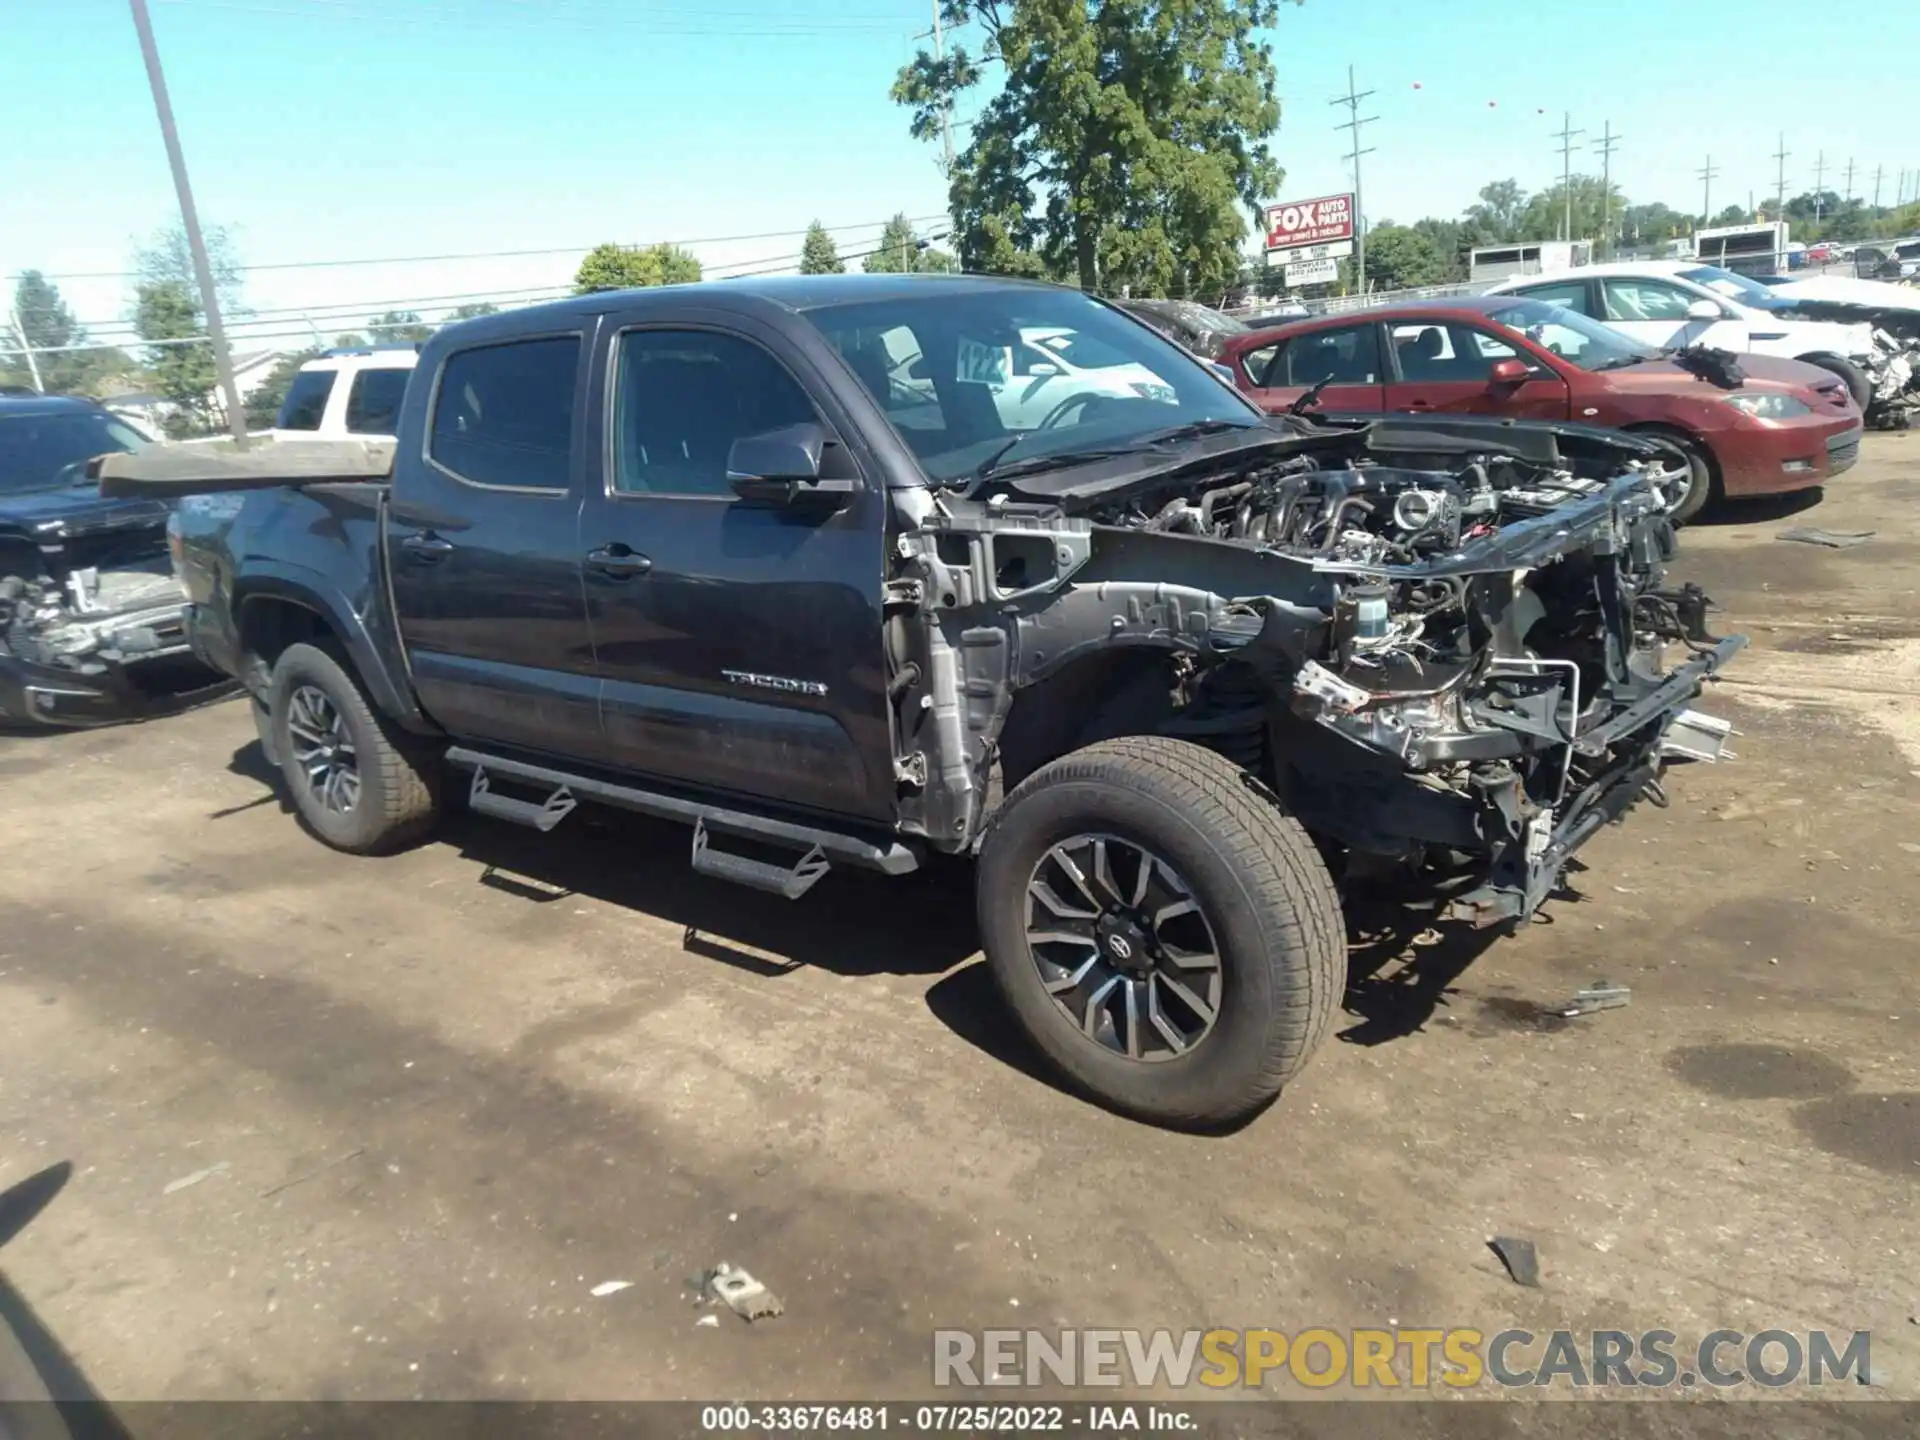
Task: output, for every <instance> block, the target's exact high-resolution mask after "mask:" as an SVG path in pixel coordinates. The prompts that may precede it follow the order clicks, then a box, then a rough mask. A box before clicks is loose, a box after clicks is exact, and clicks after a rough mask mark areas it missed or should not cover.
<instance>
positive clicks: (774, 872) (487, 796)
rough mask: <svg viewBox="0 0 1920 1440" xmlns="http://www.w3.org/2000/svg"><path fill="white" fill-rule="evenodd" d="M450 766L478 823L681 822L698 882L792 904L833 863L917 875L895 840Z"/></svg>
mask: <svg viewBox="0 0 1920 1440" xmlns="http://www.w3.org/2000/svg"><path fill="white" fill-rule="evenodd" d="M447 763H448V764H450V765H453V766H456V767H458V768H460V769H463V770H471V771H473V783H472V786H471V788H470V790H469V791H468V798H469V802H470V803H471V804H472V806H473V808H474V810H476V811H477V812H478V813H480V814H482V815H490V816H492V817H494V818H495V819H499V820H510V821H513V822H514V823H515V824H519V825H530V826H532V827H533V828H534V829H536V830H539V831H541V832H542V833H544V832H546V831H549V830H552V829H553V828H554V826H556V825H558V824H559V823H560V822H561V821H562V820H564V819H566V818H567V816H568V815H570V814H572V813H573V810H574V807H575V806H576V805H577V804H578V803H579V802H580V801H581V800H594V801H598V802H599V803H601V804H604V805H613V806H617V807H619V808H620V809H622V810H633V811H636V812H638V813H639V814H642V815H652V816H654V817H655V818H657V819H661V820H678V821H680V822H682V823H683V824H690V825H692V826H693V827H694V828H693V868H694V869H695V870H696V871H698V872H699V873H700V874H702V875H712V876H714V877H716V878H718V879H722V880H731V881H733V882H735V883H736V884H740V885H749V886H752V887H753V888H754V889H756V890H766V891H769V892H771V893H772V894H775V895H784V896H786V897H787V898H788V899H789V900H797V899H799V898H800V897H801V896H802V895H804V894H806V893H807V891H808V890H810V889H812V888H813V885H814V884H815V882H816V881H818V880H819V879H820V877H821V876H822V875H824V874H826V873H827V870H828V868H829V867H830V866H831V865H832V863H833V862H835V861H838V862H840V863H841V864H843V865H852V866H857V867H858V868H860V869H863V870H878V871H879V872H880V873H881V874H883V875H905V874H908V873H910V872H912V871H914V870H917V869H919V868H920V857H919V856H918V855H916V854H915V853H914V852H913V851H912V850H910V849H908V848H907V847H906V846H905V845H902V844H901V843H900V842H899V841H897V840H888V841H884V842H875V841H873V840H869V839H865V838H863V837H861V836H858V835H850V834H847V833H846V832H844V831H839V830H824V829H821V828H819V827H817V826H813V825H804V824H799V823H797V822H795V821H791V820H775V819H772V818H770V817H768V816H764V815H755V814H752V813H750V812H748V811H744V810H734V809H730V808H728V807H726V806H722V805H714V804H710V803H708V802H706V801H702V800H690V799H686V798H684V797H682V796H679V795H668V794H663V793H661V792H659V791H656V790H643V789H640V788H639V787H637V786H633V785H624V784H620V783H618V782H616V781H612V780H602V779H598V778H596V777H593V776H588V775H574V774H570V773H568V772H567V771H564V770H553V769H549V768H548V767H546V766H543V765H535V764H531V763H529V762H528V761H525V760H512V759H507V758H505V757H503V756H499V755H487V754H483V753H482V752H480V751H478V750H470V749H467V748H466V747H464V746H455V747H454V748H453V749H451V750H449V751H448V752H447ZM493 777H498V778H500V779H503V780H511V781H514V782H516V783H519V784H522V785H530V786H534V787H539V788H544V789H546V790H547V791H548V795H547V798H546V799H545V800H544V801H531V800H517V799H514V798H513V797H512V796H508V795H500V794H496V793H495V792H494V790H493V788H492V784H491V780H492V778H493ZM716 834H731V835H738V836H743V837H746V838H748V839H751V840H755V841H759V842H761V843H764V844H769V845H775V846H780V847H783V848H787V849H793V850H798V851H801V852H803V853H802V854H801V857H800V859H799V860H798V861H797V862H796V863H795V864H794V865H793V866H791V867H786V866H781V865H775V864H771V863H769V862H767V861H764V860H753V859H749V858H748V857H747V856H744V855H730V854H727V853H726V852H724V851H720V850H716V849H714V848H713V847H712V843H711V842H712V837H713V836H714V835H716Z"/></svg>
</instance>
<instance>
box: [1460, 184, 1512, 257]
mask: <svg viewBox="0 0 1920 1440" xmlns="http://www.w3.org/2000/svg"><path fill="white" fill-rule="evenodd" d="M1526 211H1527V192H1526V191H1525V190H1523V189H1522V188H1521V186H1520V182H1519V181H1518V180H1495V181H1492V182H1490V183H1489V184H1486V185H1482V186H1481V187H1480V199H1479V201H1478V202H1477V203H1475V204H1473V205H1469V206H1468V207H1467V218H1468V219H1469V220H1471V221H1473V222H1474V224H1475V225H1477V226H1478V227H1479V228H1480V231H1481V232H1482V233H1483V234H1484V235H1485V236H1486V239H1485V240H1484V241H1483V242H1482V243H1483V244H1487V245H1504V244H1506V243H1508V242H1509V241H1513V240H1518V239H1520V238H1521V234H1520V225H1521V220H1522V217H1523V216H1525V214H1526Z"/></svg>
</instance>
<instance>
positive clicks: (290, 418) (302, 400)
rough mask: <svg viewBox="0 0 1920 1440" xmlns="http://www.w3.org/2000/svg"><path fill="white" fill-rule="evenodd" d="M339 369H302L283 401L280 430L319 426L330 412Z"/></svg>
mask: <svg viewBox="0 0 1920 1440" xmlns="http://www.w3.org/2000/svg"><path fill="white" fill-rule="evenodd" d="M339 373H340V372H339V371H337V370H302V371H301V372H300V373H299V374H297V375H295V376H294V377H293V384H291V385H289V386H288V387H287V398H286V399H285V400H283V401H281V402H280V419H279V422H278V423H277V425H276V427H275V428H277V429H280V430H318V429H319V428H320V421H321V419H322V418H323V417H324V416H325V415H326V413H327V397H328V396H330V395H332V394H333V382H334V380H335V379H336V378H337V377H338V376H339Z"/></svg>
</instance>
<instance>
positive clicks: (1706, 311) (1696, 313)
mask: <svg viewBox="0 0 1920 1440" xmlns="http://www.w3.org/2000/svg"><path fill="white" fill-rule="evenodd" d="M1725 318H1726V312H1725V311H1723V310H1722V309H1721V308H1720V307H1719V306H1718V305H1716V304H1714V303H1713V301H1711V300H1707V299H1700V300H1696V301H1694V302H1693V303H1692V304H1691V305H1689V306H1687V319H1689V320H1722V319H1725Z"/></svg>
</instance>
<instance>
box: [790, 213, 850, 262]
mask: <svg viewBox="0 0 1920 1440" xmlns="http://www.w3.org/2000/svg"><path fill="white" fill-rule="evenodd" d="M846 268H847V266H846V262H845V261H843V260H842V259H841V258H840V251H839V248H838V247H837V246H835V245H834V243H833V236H831V235H829V234H828V233H827V227H826V226H824V225H822V224H821V223H820V222H819V221H818V220H816V221H814V222H813V224H811V225H809V226H808V227H807V238H806V240H805V241H804V242H802V244H801V246H800V273H801V274H802V275H838V274H840V272H841V271H843V270H845V269H846Z"/></svg>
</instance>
